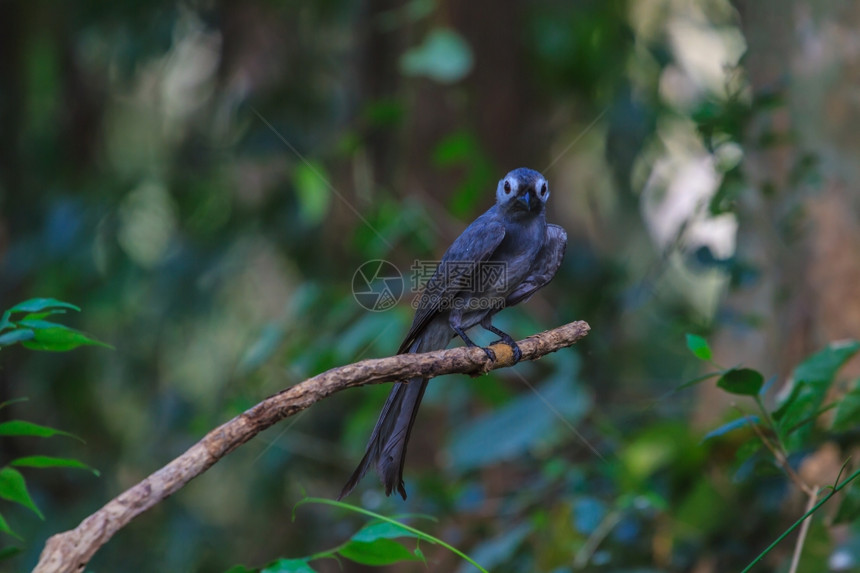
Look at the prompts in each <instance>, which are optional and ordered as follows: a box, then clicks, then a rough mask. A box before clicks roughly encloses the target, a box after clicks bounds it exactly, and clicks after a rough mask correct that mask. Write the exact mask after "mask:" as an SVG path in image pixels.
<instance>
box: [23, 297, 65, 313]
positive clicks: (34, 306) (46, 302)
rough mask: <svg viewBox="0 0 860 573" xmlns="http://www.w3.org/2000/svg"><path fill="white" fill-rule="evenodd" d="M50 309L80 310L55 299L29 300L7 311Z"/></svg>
mask: <svg viewBox="0 0 860 573" xmlns="http://www.w3.org/2000/svg"><path fill="white" fill-rule="evenodd" d="M50 308H68V309H71V310H77V311H79V312H80V310H81V309H80V308H79V307H77V306H75V305H73V304H71V303H68V302H63V301H61V300H57V299H55V298H31V299H30V300H25V301H24V302H20V303H18V304H16V305H15V306H13V307H12V308H10V309H9V311H10V312H40V311H43V310H47V309H50Z"/></svg>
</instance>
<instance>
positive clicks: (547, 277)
mask: <svg viewBox="0 0 860 573" xmlns="http://www.w3.org/2000/svg"><path fill="white" fill-rule="evenodd" d="M565 248H567V233H566V232H565V230H564V229H562V228H561V227H559V226H558V225H547V226H546V243H545V244H544V247H543V249H541V250H540V252H539V253H538V255H537V257H536V258H535V261H534V264H533V265H532V267H531V269H529V274H528V275H527V276H526V278H524V279H523V281H522V282H521V283H520V284H518V285H517V287H516V288H515V289H514V290H513V292H511V294H509V295H508V297H507V298H506V299H505V306H513V305H515V304H518V303H521V302H523V301H526V300H528V299H529V298H531V296H532V295H533V294H534V293H535V292H536V291H537V290H539V289H540V288H542V287H543V286H544V285H546V284H547V283H548V282H549V281H551V280H552V278H553V277H554V276H555V273H556V271H558V267H560V266H561V259H562V258H563V257H564V251H565Z"/></svg>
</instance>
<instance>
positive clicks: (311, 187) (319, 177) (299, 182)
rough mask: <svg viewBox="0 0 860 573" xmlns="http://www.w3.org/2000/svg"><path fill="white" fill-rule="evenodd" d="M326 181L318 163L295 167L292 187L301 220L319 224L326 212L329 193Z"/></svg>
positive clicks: (307, 163)
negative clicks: (297, 201) (297, 202)
mask: <svg viewBox="0 0 860 573" xmlns="http://www.w3.org/2000/svg"><path fill="white" fill-rule="evenodd" d="M327 181H328V179H327V176H326V174H325V168H324V167H323V166H322V165H320V164H319V163H315V162H314V163H311V162H306V163H305V162H303V163H299V164H298V165H297V166H296V170H295V172H294V173H293V185H294V186H295V189H296V194H297V197H298V200H299V209H300V212H301V215H302V218H304V219H305V220H307V221H308V222H309V223H312V224H316V223H319V222H320V221H321V220H322V219H323V217H325V214H326V213H327V212H328V208H329V204H330V203H331V191H330V190H329V185H328V183H327Z"/></svg>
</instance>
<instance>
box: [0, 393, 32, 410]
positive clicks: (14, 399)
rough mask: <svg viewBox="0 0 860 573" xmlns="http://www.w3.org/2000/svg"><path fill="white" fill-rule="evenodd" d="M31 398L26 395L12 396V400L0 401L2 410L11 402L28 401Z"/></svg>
mask: <svg viewBox="0 0 860 573" xmlns="http://www.w3.org/2000/svg"><path fill="white" fill-rule="evenodd" d="M27 400H29V398H27V397H26V396H24V397H21V398H12V399H11V400H6V401H5V402H0V410H2V409H3V408H5V407H6V406H8V405H9V404H17V403H18V402H26V401H27Z"/></svg>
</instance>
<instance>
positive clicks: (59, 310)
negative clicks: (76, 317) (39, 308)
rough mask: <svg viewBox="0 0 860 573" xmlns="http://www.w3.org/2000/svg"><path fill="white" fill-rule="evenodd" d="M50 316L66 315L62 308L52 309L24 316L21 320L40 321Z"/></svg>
mask: <svg viewBox="0 0 860 573" xmlns="http://www.w3.org/2000/svg"><path fill="white" fill-rule="evenodd" d="M52 314H66V309H64V308H52V309H51V310H46V311H43V312H31V313H30V314H27V315H24V318H23V320H42V319H43V318H46V317H48V316H51V315H52Z"/></svg>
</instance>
